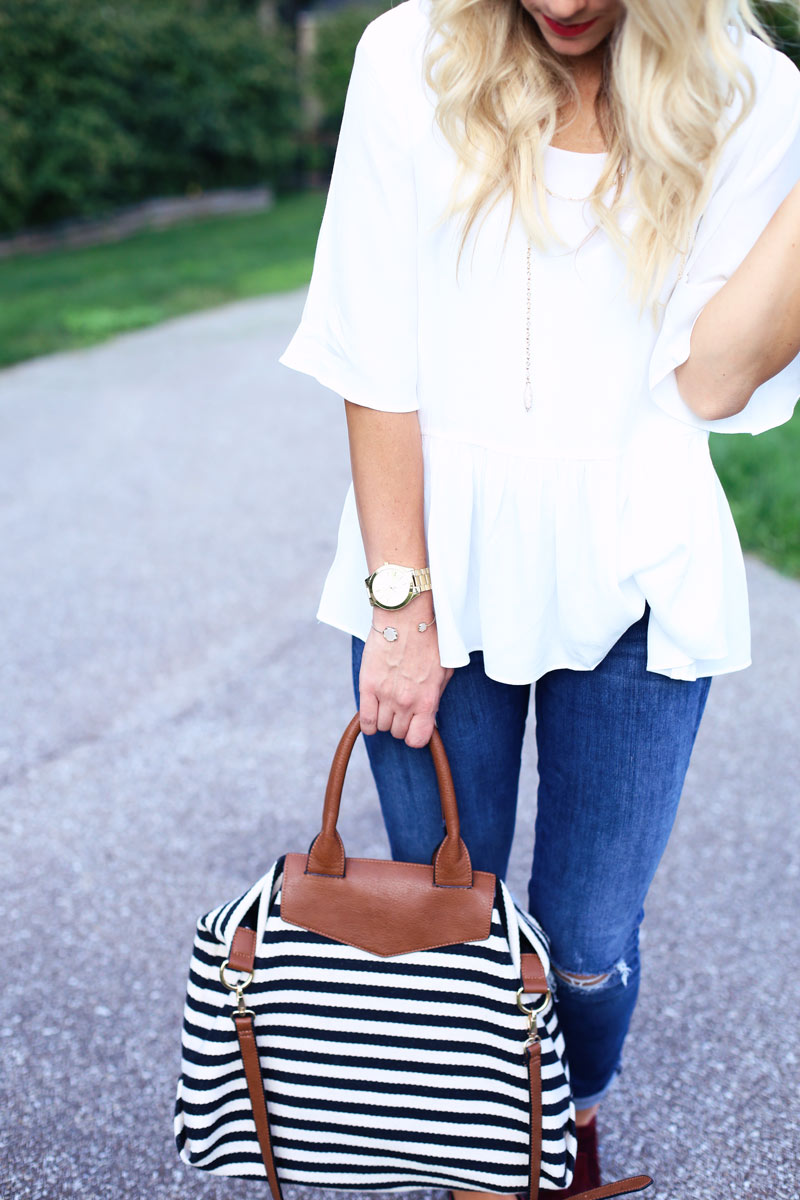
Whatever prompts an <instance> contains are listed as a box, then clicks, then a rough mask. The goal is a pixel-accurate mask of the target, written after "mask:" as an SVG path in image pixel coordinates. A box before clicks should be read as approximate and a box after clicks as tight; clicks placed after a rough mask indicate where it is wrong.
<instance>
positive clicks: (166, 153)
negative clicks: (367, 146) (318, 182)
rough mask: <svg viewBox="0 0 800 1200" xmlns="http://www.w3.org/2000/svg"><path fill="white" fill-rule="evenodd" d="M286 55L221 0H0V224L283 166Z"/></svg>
mask: <svg viewBox="0 0 800 1200" xmlns="http://www.w3.org/2000/svg"><path fill="white" fill-rule="evenodd" d="M299 120H300V115H299V96H298V88H297V80H296V70H295V62H294V55H293V52H292V50H291V49H290V46H289V42H288V39H287V38H286V37H285V36H283V35H282V34H276V33H271V34H270V35H266V34H264V33H263V32H262V31H261V30H260V28H259V26H258V24H257V22H256V18H255V16H253V15H252V14H248V13H245V12H242V11H241V8H240V6H239V5H238V4H236V3H233V2H232V0H216V2H215V3H211V2H209V3H196V2H195V3H189V0H109V2H108V3H102V2H101V3H95V2H94V0H24V3H23V2H20V0H0V230H5V231H10V230H15V229H18V228H20V227H21V226H24V225H36V224H41V223H45V222H51V221H55V220H59V219H61V218H63V217H68V216H90V215H97V214H100V213H102V212H104V211H106V210H108V209H109V208H112V207H116V206H118V205H120V204H124V203H126V202H130V201H134V200H138V199H142V198H145V197H148V196H153V195H175V194H183V193H185V192H187V191H191V190H199V189H205V188H210V187H219V186H222V185H228V184H234V185H236V184H249V183H261V182H264V181H267V182H272V183H273V184H274V185H276V186H278V187H281V186H282V184H283V182H284V180H285V179H287V177H290V175H291V169H292V167H293V163H294V159H295V155H296V150H295V144H296V134H297V130H298V127H299Z"/></svg>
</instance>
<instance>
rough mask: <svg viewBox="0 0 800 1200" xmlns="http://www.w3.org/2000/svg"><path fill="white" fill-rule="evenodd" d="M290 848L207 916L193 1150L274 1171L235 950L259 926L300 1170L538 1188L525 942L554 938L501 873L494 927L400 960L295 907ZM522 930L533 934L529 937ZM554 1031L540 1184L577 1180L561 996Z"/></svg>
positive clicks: (294, 1165) (298, 1176)
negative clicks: (237, 933)
mask: <svg viewBox="0 0 800 1200" xmlns="http://www.w3.org/2000/svg"><path fill="white" fill-rule="evenodd" d="M282 865H283V860H282V859H280V860H278V862H277V863H276V864H275V865H274V866H273V867H272V869H271V870H270V871H269V872H268V873H267V874H266V875H265V876H264V877H263V879H261V880H259V881H258V882H257V883H256V884H255V885H254V886H253V887H252V888H251V889H250V891H249V892H247V893H245V895H244V896H242V897H240V898H239V899H238V900H236V901H233V902H232V903H230V904H226V905H223V906H221V907H220V908H217V909H215V910H214V911H213V912H210V913H208V914H207V915H206V916H205V917H202V918H201V919H200V921H199V922H198V925H197V934H196V937H195V942H194V951H193V954H192V959H191V964H190V974H189V985H188V994H187V998H186V1006H185V1010H184V1021H183V1039H182V1045H183V1062H182V1074H181V1077H180V1080H179V1082H178V1093H177V1099H176V1105H175V1139H176V1142H177V1145H178V1150H179V1153H180V1156H181V1158H182V1159H183V1160H184V1161H185V1162H187V1163H189V1164H191V1165H192V1166H196V1167H200V1168H201V1169H203V1170H206V1171H212V1172H214V1173H215V1174H217V1175H235V1176H241V1177H248V1178H262V1179H266V1172H265V1168H264V1164H263V1161H262V1158H261V1153H260V1150H259V1145H258V1140H257V1137H256V1130H255V1124H254V1121H253V1118H252V1116H251V1112H250V1103H249V1099H248V1094H247V1086H246V1083H245V1076H244V1069H243V1066H242V1060H241V1056H240V1052H239V1046H238V1043H237V1039H236V1031H235V1028H234V1024H233V1021H232V1020H231V1013H232V1011H233V1002H234V996H233V993H232V992H230V991H228V990H227V989H225V988H224V987H223V986H222V984H221V981H220V977H219V968H220V964H221V963H222V962H224V961H225V959H226V958H227V957H228V953H229V951H230V945H231V940H232V938H233V932H234V929H235V928H236V926H237V925H239V924H247V925H250V926H252V927H254V928H255V929H256V931H257V946H258V949H257V952H256V962H255V976H254V979H253V982H252V983H251V984H250V985H249V987H248V988H247V991H246V993H245V998H246V1002H247V1006H248V1008H251V1009H253V1010H254V1012H255V1014H256V1016H255V1029H256V1038H257V1042H258V1049H259V1055H260V1059H261V1069H262V1073H263V1078H264V1086H265V1092H266V1098H267V1107H268V1111H269V1117H270V1126H271V1131H272V1137H273V1149H274V1154H275V1161H276V1166H277V1170H278V1175H279V1177H280V1180H281V1182H282V1183H294V1184H301V1185H303V1184H305V1185H307V1186H309V1187H327V1188H346V1189H348V1190H358V1191H369V1190H379V1191H403V1190H406V1189H414V1188H418V1187H426V1186H427V1187H433V1188H467V1189H475V1190H485V1191H494V1192H515V1191H521V1190H525V1189H526V1188H527V1185H528V1139H529V1114H530V1100H529V1094H528V1080H527V1069H526V1065H525V1060H524V1055H523V1048H524V1044H525V1039H526V1036H527V1021H526V1018H525V1017H524V1016H523V1014H522V1013H520V1011H519V1009H518V1008H517V1004H516V990H517V988H518V987H519V985H520V969H519V955H520V950H521V949H522V951H524V952H530V951H531V950H532V951H534V952H535V953H537V954H538V955H539V957H540V959H541V961H542V963H543V965H544V968H545V971H547V970H548V969H549V961H548V956H547V943H546V939H545V937H544V935H543V933H542V931H541V929H539V927H538V926H537V925H536V924H535V922H534V921H533V920H532V918H531V917H530V916H528V914H526V913H524V912H523V911H522V910H521V909H520V908H519V907H518V906H517V905H516V904H515V902H514V901H513V899H512V897H511V896H510V894H509V892H508V890H507V888H506V887H505V885H504V884H503V883H498V886H497V890H496V893H495V902H494V910H493V914H492V927H491V933H490V936H489V937H488V938H487V939H486V940H485V941H478V942H466V943H461V944H459V945H455V946H447V947H444V948H440V949H437V950H426V951H417V952H414V953H410V954H403V955H398V956H396V957H393V958H382V957H379V956H377V955H373V954H370V953H369V952H368V951H364V950H359V949H355V948H353V947H351V946H347V945H343V944H341V943H339V942H336V941H332V940H331V939H330V938H326V937H323V936H322V935H320V934H317V933H309V932H307V931H305V930H304V929H301V928H299V927H298V926H296V925H289V924H287V923H286V922H284V921H282V920H281V915H280V889H281V878H282ZM520 942H522V945H520ZM539 1033H540V1036H541V1041H542V1046H541V1049H542V1110H543V1120H542V1125H543V1129H542V1173H541V1180H540V1186H541V1187H542V1188H543V1189H545V1188H551V1189H552V1188H560V1187H564V1186H565V1185H566V1184H568V1182H569V1180H570V1178H571V1173H572V1168H573V1165H574V1157H575V1148H576V1145H575V1138H574V1122H573V1118H574V1111H573V1105H572V1100H571V1095H570V1087H569V1079H568V1073H567V1064H566V1060H565V1054H564V1042H563V1038H562V1036H561V1034H560V1032H559V1030H558V1025H557V1021H556V1015H555V1011H554V1009H553V1007H552V1003H551V1004H550V1006H549V1007H548V1009H547V1010H546V1011H545V1013H544V1014H543V1015H542V1016H540V1017H539Z"/></svg>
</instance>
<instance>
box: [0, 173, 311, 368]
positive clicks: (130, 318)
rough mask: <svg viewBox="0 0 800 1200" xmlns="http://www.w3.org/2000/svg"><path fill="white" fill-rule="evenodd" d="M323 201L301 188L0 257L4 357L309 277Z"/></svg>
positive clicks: (28, 354) (81, 341) (94, 338)
mask: <svg viewBox="0 0 800 1200" xmlns="http://www.w3.org/2000/svg"><path fill="white" fill-rule="evenodd" d="M324 201H325V198H324V195H323V194H322V193H314V192H312V193H303V194H301V195H297V196H290V197H286V198H285V199H282V200H279V201H278V202H277V203H276V204H275V205H274V207H273V208H271V209H270V210H269V211H268V212H264V213H256V214H247V215H244V216H231V217H214V218H211V219H209V220H203V221H196V222H192V223H190V224H186V225H179V226H175V227H173V228H171V229H165V230H161V231H155V230H150V231H147V232H143V233H139V234H136V235H134V236H133V237H130V238H126V239H125V240H124V241H121V242H114V243H111V244H109V245H104V246H91V247H87V248H85V249H73V250H57V251H51V252H49V253H47V254H41V255H21V256H20V257H18V258H11V259H6V260H2V261H0V366H8V365H10V364H11V363H15V362H19V361H21V360H22V359H26V358H32V357H34V356H36V355H39V354H49V353H51V352H52V351H54V350H69V349H72V348H74V347H77V346H89V345H92V344H93V343H95V342H100V341H103V340H104V339H105V338H107V337H109V336H110V335H111V334H114V333H120V332H123V331H125V330H128V329H140V328H142V327H143V326H145V325H154V324H156V323H157V322H158V321H163V320H164V318H165V317H172V316H176V315H178V314H180V313H188V312H194V311H195V310H197V309H201V308H210V307H211V306H213V305H216V304H224V303H225V302H226V301H228V300H238V299H241V298H242V297H245V296H260V295H264V294H266V293H270V292H284V291H289V290H290V289H292V288H296V287H302V286H303V285H304V284H305V283H307V282H308V279H309V277H310V275H311V266H312V263H313V259H314V247H315V245H316V238H317V231H318V229H319V223H320V220H321V219H322V209H323V205H324Z"/></svg>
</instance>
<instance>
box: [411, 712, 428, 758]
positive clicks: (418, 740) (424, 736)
mask: <svg viewBox="0 0 800 1200" xmlns="http://www.w3.org/2000/svg"><path fill="white" fill-rule="evenodd" d="M433 722H434V714H432V713H415V714H414V716H413V717H412V718H411V720H410V721H409V723H408V729H407V731H406V735H405V741H406V745H407V746H411V748H412V749H414V750H419V749H421V748H422V747H423V746H427V744H428V742H429V741H430V740H431V736H432V734H433Z"/></svg>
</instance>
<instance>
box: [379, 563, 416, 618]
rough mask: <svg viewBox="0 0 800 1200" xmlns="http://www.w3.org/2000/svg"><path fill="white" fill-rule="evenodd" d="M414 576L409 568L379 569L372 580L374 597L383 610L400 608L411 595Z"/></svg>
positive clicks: (390, 566)
mask: <svg viewBox="0 0 800 1200" xmlns="http://www.w3.org/2000/svg"><path fill="white" fill-rule="evenodd" d="M412 575H413V572H412V571H411V569H410V568H409V567H395V566H392V565H391V564H390V565H389V566H388V567H379V568H378V570H377V571H376V572H375V577H374V579H373V580H372V595H373V596H374V597H375V599H376V600H377V602H378V604H380V605H382V606H383V608H400V607H401V605H403V604H405V602H406V600H407V599H408V597H409V595H410V594H411V585H412Z"/></svg>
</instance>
